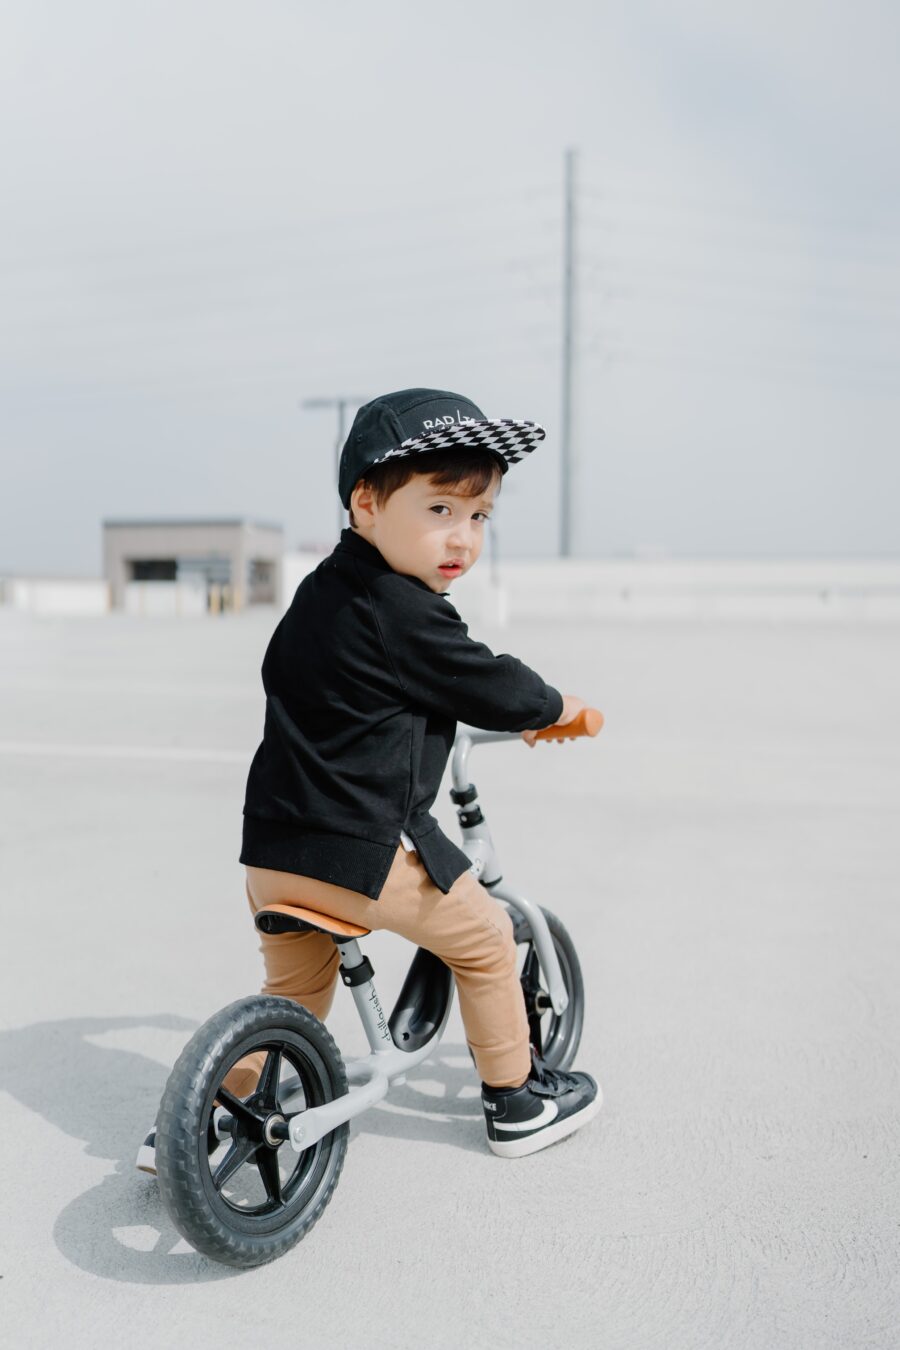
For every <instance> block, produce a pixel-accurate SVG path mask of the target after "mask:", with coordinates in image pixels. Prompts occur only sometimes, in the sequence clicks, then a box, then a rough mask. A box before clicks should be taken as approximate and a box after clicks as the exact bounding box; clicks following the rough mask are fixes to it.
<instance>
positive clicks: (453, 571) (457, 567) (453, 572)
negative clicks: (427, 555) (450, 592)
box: [438, 562, 462, 577]
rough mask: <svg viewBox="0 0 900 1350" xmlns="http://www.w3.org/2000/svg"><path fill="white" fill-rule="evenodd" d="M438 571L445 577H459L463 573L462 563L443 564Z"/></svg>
mask: <svg viewBox="0 0 900 1350" xmlns="http://www.w3.org/2000/svg"><path fill="white" fill-rule="evenodd" d="M438 571H439V572H440V573H441V574H442V575H443V576H445V577H458V576H459V574H460V572H461V571H462V563H458V562H453V563H441V565H440V567H439V568H438Z"/></svg>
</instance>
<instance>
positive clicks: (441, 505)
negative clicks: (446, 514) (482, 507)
mask: <svg viewBox="0 0 900 1350" xmlns="http://www.w3.org/2000/svg"><path fill="white" fill-rule="evenodd" d="M431 509H432V511H449V510H450V507H449V506H447V505H446V503H445V502H439V503H438V504H437V506H432V508H431ZM473 514H474V515H476V516H483V517H484V519H485V520H490V516H489V515H488V513H487V511H475V512H474V513H473Z"/></svg>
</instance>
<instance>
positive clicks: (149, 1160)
mask: <svg viewBox="0 0 900 1350" xmlns="http://www.w3.org/2000/svg"><path fill="white" fill-rule="evenodd" d="M134 1165H135V1167H136V1168H137V1170H138V1171H139V1172H146V1173H147V1176H148V1177H155V1176H156V1149H155V1148H151V1147H150V1145H149V1144H141V1146H140V1148H139V1149H138V1155H137V1160H136V1162H135V1164H134Z"/></svg>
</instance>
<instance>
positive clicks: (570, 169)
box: [559, 146, 576, 558]
mask: <svg viewBox="0 0 900 1350" xmlns="http://www.w3.org/2000/svg"><path fill="white" fill-rule="evenodd" d="M575 153H576V152H575V150H574V149H572V147H571V146H570V147H569V149H568V150H566V158H565V179H564V183H565V188H564V191H565V199H564V216H563V296H562V300H563V304H562V319H563V333H562V423H561V435H560V521H559V552H560V556H561V557H563V558H568V557H570V556H571V553H572V503H573V501H574V500H575V490H574V489H575V481H574V479H575V465H574V455H573V450H572V384H573V379H572V366H573V363H574V357H575V350H574V348H575V320H576V315H575Z"/></svg>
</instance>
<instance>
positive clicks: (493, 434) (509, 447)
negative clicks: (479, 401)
mask: <svg viewBox="0 0 900 1350" xmlns="http://www.w3.org/2000/svg"><path fill="white" fill-rule="evenodd" d="M546 435H547V433H546V431H545V430H544V428H543V427H542V426H541V425H540V424H539V423H538V422H528V421H525V420H523V419H521V418H516V417H485V418H484V419H483V420H482V421H473V422H451V423H450V425H449V426H444V427H435V429H434V430H433V431H423V432H422V434H421V436H410V437H409V439H408V440H405V441H401V442H400V444H399V445H398V446H395V447H394V449H392V450H386V451H385V453H384V454H383V455H381V456H379V458H378V459H376V460H373V461H372V463H373V464H383V463H384V461H385V460H386V459H396V458H397V457H398V456H399V455H416V454H421V453H422V452H423V451H425V450H450V449H453V448H455V447H456V446H464V445H467V446H472V447H473V448H475V449H478V450H492V451H493V452H494V454H495V455H499V456H500V457H501V458H502V459H505V460H506V463H507V464H508V465H509V464H518V463H519V461H520V460H522V459H524V458H525V456H526V455H529V454H531V451H532V450H533V449H534V448H535V446H536V445H538V443H539V442H540V441H542V440H543V439H544V437H545V436H546Z"/></svg>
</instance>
